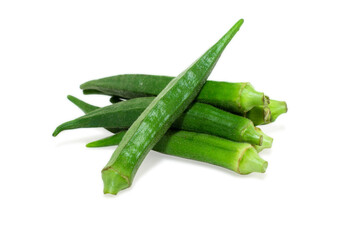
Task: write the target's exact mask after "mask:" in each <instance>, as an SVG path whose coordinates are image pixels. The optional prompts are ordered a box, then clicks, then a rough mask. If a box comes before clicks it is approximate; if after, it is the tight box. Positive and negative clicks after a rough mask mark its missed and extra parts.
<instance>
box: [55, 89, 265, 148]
mask: <svg viewBox="0 0 360 240" xmlns="http://www.w3.org/2000/svg"><path fill="white" fill-rule="evenodd" d="M68 98H69V100H70V101H72V102H73V103H74V104H76V105H77V106H78V107H79V108H81V109H82V110H83V111H84V112H85V113H86V114H85V115H84V116H82V117H79V118H76V119H74V120H72V121H69V122H66V123H63V124H61V125H60V126H59V127H57V128H56V130H55V131H54V134H53V135H54V136H56V135H57V134H59V133H60V132H61V131H63V130H68V129H76V128H89V127H104V128H106V129H108V130H110V131H111V132H117V131H119V130H120V129H127V128H129V127H130V126H131V124H132V123H133V122H134V121H135V120H136V119H137V118H138V117H139V116H140V113H141V112H142V111H143V110H145V109H146V107H147V106H148V105H149V104H150V103H151V102H152V101H153V99H154V97H145V98H134V99H130V100H128V101H123V102H119V103H115V104H113V105H110V106H106V107H103V108H98V107H96V106H93V105H90V104H87V103H85V102H83V101H81V100H79V99H77V98H75V97H73V96H68ZM133 109H134V110H133ZM172 128H174V129H182V130H186V131H193V132H200V133H206V134H211V135H215V136H219V137H223V138H226V139H230V140H233V141H238V142H249V143H251V144H254V145H261V144H262V134H259V133H258V132H256V131H255V128H254V125H253V123H252V122H251V121H250V120H249V119H247V118H244V117H241V116H238V115H235V114H232V113H228V112H225V111H223V110H221V109H217V108H216V107H213V106H211V105H207V104H204V103H198V102H195V103H194V104H192V105H191V107H189V108H188V109H187V110H186V111H185V112H184V113H183V114H182V115H181V116H180V117H179V118H178V119H177V120H176V121H175V122H174V123H173V124H172Z"/></svg>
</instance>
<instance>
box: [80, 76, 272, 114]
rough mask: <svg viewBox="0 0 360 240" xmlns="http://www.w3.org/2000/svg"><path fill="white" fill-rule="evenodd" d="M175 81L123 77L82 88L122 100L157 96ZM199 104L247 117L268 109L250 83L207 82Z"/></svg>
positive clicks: (96, 81) (105, 79)
mask: <svg viewBox="0 0 360 240" xmlns="http://www.w3.org/2000/svg"><path fill="white" fill-rule="evenodd" d="M172 79H174V77H169V76H158V75H145V74H124V75H117V76H112V77H107V78H101V79H97V80H92V81H89V82H86V83H84V84H82V85H81V86H80V88H81V89H83V91H84V94H107V95H113V96H119V97H122V98H137V97H148V96H156V95H158V94H159V93H160V92H161V91H162V90H163V89H164V88H165V87H166V86H167V84H168V83H169V82H170V81H171V80H172ZM196 101H198V102H202V103H207V104H211V105H213V106H216V107H218V108H221V109H224V110H227V111H230V112H234V113H244V112H247V111H249V110H250V109H252V108H253V107H254V106H258V105H264V104H265V105H266V98H265V96H264V93H260V92H257V91H255V90H254V88H253V87H252V86H251V84H250V83H229V82H216V81H207V82H206V83H205V85H204V87H203V88H202V89H201V91H200V93H199V95H198V96H197V98H196Z"/></svg>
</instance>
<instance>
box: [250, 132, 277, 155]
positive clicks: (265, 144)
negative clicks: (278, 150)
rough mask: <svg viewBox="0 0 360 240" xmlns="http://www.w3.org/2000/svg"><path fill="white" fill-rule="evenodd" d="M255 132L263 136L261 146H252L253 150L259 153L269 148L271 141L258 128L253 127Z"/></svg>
mask: <svg viewBox="0 0 360 240" xmlns="http://www.w3.org/2000/svg"><path fill="white" fill-rule="evenodd" d="M255 130H256V131H257V132H258V133H259V134H261V135H262V136H263V142H262V144H261V146H259V145H253V146H254V148H255V149H256V151H257V152H261V151H262V150H264V149H265V148H271V146H272V143H273V139H272V138H271V137H269V136H268V135H266V134H265V133H264V132H263V131H262V130H261V129H260V128H258V127H255Z"/></svg>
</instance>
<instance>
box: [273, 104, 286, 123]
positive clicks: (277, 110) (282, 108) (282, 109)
mask: <svg viewBox="0 0 360 240" xmlns="http://www.w3.org/2000/svg"><path fill="white" fill-rule="evenodd" d="M269 108H270V111H271V122H274V121H275V120H276V119H277V117H278V116H280V115H281V114H283V113H286V112H287V111H288V108H287V104H286V102H284V101H277V100H271V101H270V104H269Z"/></svg>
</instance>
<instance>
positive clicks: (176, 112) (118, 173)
mask: <svg viewBox="0 0 360 240" xmlns="http://www.w3.org/2000/svg"><path fill="white" fill-rule="evenodd" d="M242 23H243V20H240V21H238V22H237V23H236V24H235V25H234V26H233V27H232V28H231V29H230V30H229V31H228V32H227V33H226V34H225V35H224V36H223V37H222V38H221V39H220V40H219V41H218V42H217V43H216V44H215V45H214V46H212V47H211V48H210V49H209V50H208V51H206V52H205V54H203V55H202V56H201V57H200V58H199V59H198V60H196V61H195V62H194V63H193V64H192V65H190V66H189V67H188V68H187V69H186V70H184V71H183V72H182V73H180V74H179V75H178V76H177V77H176V78H174V79H173V80H171V81H170V83H169V84H168V85H167V86H166V87H165V88H164V89H163V90H162V91H161V92H160V93H159V95H158V96H157V97H156V98H155V99H154V100H153V101H152V102H151V104H150V105H149V106H148V107H147V108H146V109H145V110H144V111H143V112H142V113H141V115H140V116H139V118H138V119H137V120H136V121H135V122H134V123H133V124H132V125H131V127H130V128H129V130H128V131H127V132H126V134H125V135H124V138H123V139H122V140H121V142H120V144H119V146H118V147H117V148H116V150H115V152H114V154H113V155H112V156H111V158H110V161H109V162H108V163H107V164H106V166H105V167H104V169H103V170H102V179H103V182H104V193H110V194H117V193H118V192H119V191H120V190H122V189H125V188H128V187H130V186H131V184H132V181H133V178H134V176H135V174H136V171H137V169H138V168H139V166H140V164H141V162H142V161H143V159H144V158H145V156H146V154H147V153H148V152H149V151H150V150H151V149H152V148H153V147H154V146H155V144H156V143H157V142H158V141H159V140H160V139H161V137H162V136H163V135H164V134H165V133H166V131H167V130H168V129H169V128H170V126H171V124H172V123H173V122H174V121H175V120H176V119H177V118H178V117H179V116H180V115H181V114H182V112H183V111H185V110H186V108H187V107H188V106H189V105H190V103H191V102H192V101H193V100H194V99H195V97H196V96H197V94H198V93H199V92H200V90H201V88H202V86H203V85H204V84H205V81H206V79H207V78H208V76H209V75H210V73H211V71H212V70H213V68H214V67H215V65H216V63H217V61H218V59H219V58H220V55H221V53H222V52H223V51H224V49H225V47H226V46H227V45H228V43H229V42H230V41H231V39H232V38H233V37H234V35H235V34H236V32H237V31H238V30H239V29H240V26H241V25H242Z"/></svg>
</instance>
